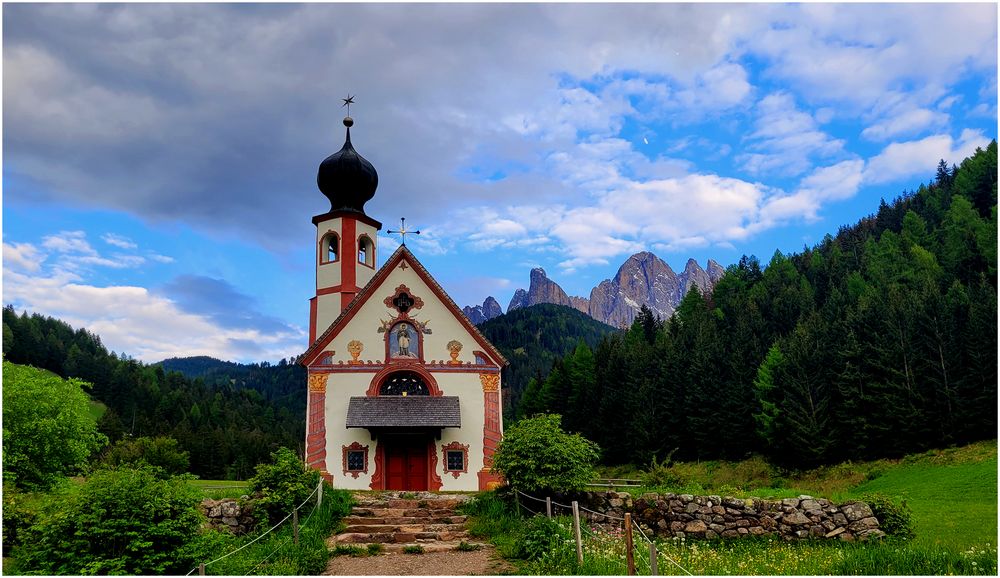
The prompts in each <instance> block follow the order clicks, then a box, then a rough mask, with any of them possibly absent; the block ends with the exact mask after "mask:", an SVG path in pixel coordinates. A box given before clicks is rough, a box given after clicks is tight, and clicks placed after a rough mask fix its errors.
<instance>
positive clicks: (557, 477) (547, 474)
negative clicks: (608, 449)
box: [493, 414, 600, 492]
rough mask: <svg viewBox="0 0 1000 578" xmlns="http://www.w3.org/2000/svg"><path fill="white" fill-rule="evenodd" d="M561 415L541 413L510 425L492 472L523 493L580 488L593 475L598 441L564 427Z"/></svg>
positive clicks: (494, 457)
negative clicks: (572, 432) (570, 431)
mask: <svg viewBox="0 0 1000 578" xmlns="http://www.w3.org/2000/svg"><path fill="white" fill-rule="evenodd" d="M561 426H562V417H561V416H559V415H556V414H541V415H536V416H535V417H531V418H528V419H523V420H521V421H519V422H517V423H515V424H514V425H512V426H510V427H509V428H507V430H506V431H505V432H504V437H503V440H501V441H500V445H499V447H497V451H496V454H494V456H493V471H495V472H497V473H499V474H501V475H502V476H503V477H504V478H506V479H507V482H508V483H509V484H510V485H511V486H513V487H514V488H515V489H518V490H521V491H523V492H544V491H554V492H566V491H572V490H580V489H583V487H584V486H585V485H586V484H587V483H588V482H590V481H591V480H592V479H593V478H594V468H593V466H594V463H595V462H596V461H597V459H598V457H599V456H600V449H599V448H598V446H597V444H595V443H594V442H592V441H590V440H588V439H586V438H584V437H583V436H581V435H579V434H569V433H566V432H565V431H563V429H562V427H561Z"/></svg>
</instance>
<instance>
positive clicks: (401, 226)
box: [386, 217, 420, 247]
mask: <svg viewBox="0 0 1000 578" xmlns="http://www.w3.org/2000/svg"><path fill="white" fill-rule="evenodd" d="M386 233H388V234H390V235H399V239H400V241H401V242H402V244H403V246H404V247H405V246H406V236H407V235H409V234H413V235H419V234H420V231H419V230H417V231H411V230H409V229H407V228H406V217H403V218H401V219H400V220H399V230H398V231H393V230H392V229H389V230H387V231H386Z"/></svg>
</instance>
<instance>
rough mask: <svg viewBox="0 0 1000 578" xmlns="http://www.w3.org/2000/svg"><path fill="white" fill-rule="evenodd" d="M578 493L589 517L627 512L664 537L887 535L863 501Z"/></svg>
mask: <svg viewBox="0 0 1000 578" xmlns="http://www.w3.org/2000/svg"><path fill="white" fill-rule="evenodd" d="M578 499H580V500H581V505H583V506H584V507H585V508H587V509H589V510H593V511H595V512H598V514H593V513H590V512H582V515H584V516H586V517H587V518H588V519H590V520H591V521H592V522H596V523H601V522H606V521H608V520H607V518H606V517H605V516H604V515H602V514H606V515H608V516H614V517H616V518H621V517H623V516H624V515H625V512H631V513H632V517H633V518H634V519H635V520H636V522H637V523H639V524H640V527H642V529H643V531H646V532H652V533H654V534H656V535H658V536H661V537H667V538H672V537H677V538H709V539H710V538H743V537H749V536H775V537H781V538H784V539H786V540H804V539H835V540H845V541H854V540H867V539H872V538H881V537H883V536H885V533H884V532H882V530H880V529H879V522H878V519H876V518H875V516H874V514H873V513H872V510H871V507H869V506H868V504H866V503H864V502H846V503H844V504H840V505H837V504H834V503H832V502H830V500H825V499H822V498H813V497H812V496H799V497H798V498H786V499H784V500H778V501H772V500H762V499H760V498H747V499H743V498H729V497H725V498H724V497H721V496H693V495H691V494H671V493H667V494H654V493H649V494H643V495H642V496H640V497H638V498H633V497H632V496H631V495H630V494H627V493H625V492H599V493H596V492H588V493H585V494H584V495H583V496H581V497H579V498H578Z"/></svg>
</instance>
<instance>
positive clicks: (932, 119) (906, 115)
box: [861, 108, 948, 141]
mask: <svg viewBox="0 0 1000 578" xmlns="http://www.w3.org/2000/svg"><path fill="white" fill-rule="evenodd" d="M947 122H948V115H947V114H945V113H943V112H937V111H933V110H930V109H926V108H914V109H910V110H907V111H905V112H901V113H900V114H898V115H896V116H893V117H890V118H886V119H884V120H883V121H882V122H879V123H878V124H874V125H872V126H869V127H868V128H866V129H864V130H863V131H861V136H863V137H865V138H866V139H869V140H874V141H884V140H888V139H890V138H893V137H897V136H901V135H902V136H905V135H911V134H914V133H918V132H921V131H923V130H924V129H927V128H932V127H940V126H943V125H944V124H946V123H947Z"/></svg>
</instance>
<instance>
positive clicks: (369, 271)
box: [353, 221, 378, 289]
mask: <svg viewBox="0 0 1000 578" xmlns="http://www.w3.org/2000/svg"><path fill="white" fill-rule="evenodd" d="M357 223H358V225H357V236H358V237H357V238H358V239H360V238H361V235H368V237H369V238H370V239H371V240H372V247H373V249H374V251H375V254H374V255H372V263H373V264H374V267H368V266H367V265H362V264H360V263H358V256H357V255H356V254H355V255H354V256H353V259H354V263H355V264H356V265H357V267H358V274H357V283H358V289H361V288H363V287H364V286H365V285H367V284H368V282H369V281H371V280H372V277H374V276H375V273H376V272H378V269H377V267H378V229H376V228H375V227H372V226H371V225H369V224H368V223H362V222H361V221H358V222H357ZM357 243H358V241H357V240H355V246H357Z"/></svg>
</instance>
